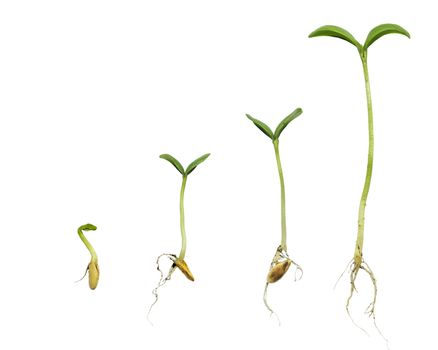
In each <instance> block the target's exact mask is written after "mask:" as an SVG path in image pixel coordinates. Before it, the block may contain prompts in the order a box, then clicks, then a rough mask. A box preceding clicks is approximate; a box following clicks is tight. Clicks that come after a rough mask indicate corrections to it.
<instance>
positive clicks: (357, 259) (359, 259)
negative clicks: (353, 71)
mask: <svg viewBox="0 0 438 350" xmlns="http://www.w3.org/2000/svg"><path fill="white" fill-rule="evenodd" d="M391 33H397V34H402V35H405V36H407V37H408V38H410V35H409V33H408V32H407V31H406V30H405V29H404V28H402V27H400V26H399V25H397V24H381V25H379V26H377V27H375V28H373V29H372V30H371V31H370V32H369V34H368V36H367V38H366V40H365V43H364V44H363V45H361V44H359V42H358V41H357V40H356V39H355V38H354V37H353V35H351V34H350V33H349V32H347V31H346V30H345V29H343V28H340V27H336V26H332V25H326V26H323V27H320V28H318V29H317V30H315V31H314V32H312V33H311V34H310V35H309V37H310V38H313V37H317V36H332V37H335V38H339V39H343V40H345V41H348V42H349V43H350V44H352V45H354V46H355V47H356V48H357V50H358V52H359V56H360V59H361V62H362V68H363V74H364V78H365V90H366V97H367V107H368V164H367V171H366V176H365V184H364V186H363V191H362V196H361V198H360V204H359V218H358V229H357V239H356V244H355V246H354V256H353V259H351V261H350V262H349V264H348V267H347V268H349V271H350V284H351V288H350V295H349V297H348V298H347V302H346V305H345V308H346V310H347V313H348V315H349V316H350V318H351V315H350V310H349V307H350V301H351V298H352V297H353V293H354V291H356V286H355V282H356V278H357V274H358V273H359V270H363V271H365V273H366V274H367V275H368V276H369V277H370V279H371V282H372V284H373V288H374V295H373V299H372V301H371V303H370V305H369V306H368V308H367V309H366V313H367V314H368V315H369V316H370V317H372V318H373V320H374V324H376V319H375V305H376V298H377V282H376V277H375V276H374V273H373V271H372V270H371V268H370V266H369V265H368V264H367V263H366V262H365V260H364V258H363V239H364V223H365V206H366V203H367V198H368V192H369V189H370V183H371V175H372V171H373V156H374V130H373V107H372V102H371V90H370V80H369V76H368V63H367V57H368V48H369V47H370V46H371V45H372V44H373V43H374V42H375V41H376V40H377V39H379V38H380V37H382V36H384V35H386V34H391ZM341 277H342V276H341ZM353 322H354V321H353ZM376 327H377V326H376Z"/></svg>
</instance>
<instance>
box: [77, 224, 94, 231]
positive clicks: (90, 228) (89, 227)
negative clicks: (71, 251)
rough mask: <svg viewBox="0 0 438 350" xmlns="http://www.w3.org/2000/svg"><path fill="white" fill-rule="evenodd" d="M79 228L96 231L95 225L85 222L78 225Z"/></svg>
mask: <svg viewBox="0 0 438 350" xmlns="http://www.w3.org/2000/svg"><path fill="white" fill-rule="evenodd" d="M79 230H81V231H96V230H97V227H96V226H94V225H93V224H85V225H82V226H81V227H79Z"/></svg>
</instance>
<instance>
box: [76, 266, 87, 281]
mask: <svg viewBox="0 0 438 350" xmlns="http://www.w3.org/2000/svg"><path fill="white" fill-rule="evenodd" d="M88 269H89V267H88V265H87V268H86V269H85V273H84V275H83V276H82V277H81V278H80V279H78V280H77V281H75V283H78V282H80V281H82V280H83V279H84V278H85V276H87V273H88Z"/></svg>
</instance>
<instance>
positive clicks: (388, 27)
mask: <svg viewBox="0 0 438 350" xmlns="http://www.w3.org/2000/svg"><path fill="white" fill-rule="evenodd" d="M387 34H401V35H404V36H406V37H408V38H409V39H410V38H411V35H410V34H409V32H408V31H407V30H406V29H404V28H403V27H401V26H399V25H398V24H392V23H385V24H380V25H378V26H377V27H374V28H373V29H371V31H370V32H369V34H368V36H367V38H366V40H365V44H364V45H363V49H364V50H366V49H368V48H369V47H370V46H371V45H372V44H373V43H374V42H375V41H376V40H377V39H380V38H381V37H382V36H384V35H387Z"/></svg>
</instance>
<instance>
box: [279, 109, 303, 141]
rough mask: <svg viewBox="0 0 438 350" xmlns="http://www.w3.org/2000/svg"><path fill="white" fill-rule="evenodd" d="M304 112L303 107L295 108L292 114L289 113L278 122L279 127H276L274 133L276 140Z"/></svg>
mask: <svg viewBox="0 0 438 350" xmlns="http://www.w3.org/2000/svg"><path fill="white" fill-rule="evenodd" d="M301 113H303V110H302V109H301V108H297V109H296V110H294V111H293V112H292V113H291V114H289V115H288V116H287V117H286V118H284V119H283V120H282V121H281V122H280V124H278V126H277V129H275V133H274V140H275V139H278V138H279V137H280V134H281V132H282V131H283V130H284V128H285V127H286V126H287V125H288V124H289V123H290V122H291V121H292V120H294V119H295V118H296V117H298V116H299V115H301Z"/></svg>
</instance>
